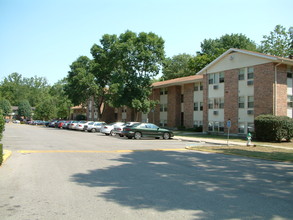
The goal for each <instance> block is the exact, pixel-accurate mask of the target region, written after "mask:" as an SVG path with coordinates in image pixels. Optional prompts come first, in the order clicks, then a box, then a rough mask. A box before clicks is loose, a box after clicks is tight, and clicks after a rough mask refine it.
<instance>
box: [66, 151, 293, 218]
mask: <svg viewBox="0 0 293 220" xmlns="http://www.w3.org/2000/svg"><path fill="white" fill-rule="evenodd" d="M98 159H100V160H101V157H99V158H98ZM102 164H103V163H102V162H101V161H100V162H99V165H97V168H96V169H94V170H89V171H88V172H86V173H76V174H75V175H73V176H72V177H71V179H70V180H71V181H72V182H76V183H77V184H79V185H80V186H83V187H97V188H103V189H104V190H102V191H101V192H99V193H98V192H97V195H96V196H97V197H98V198H103V199H105V200H106V201H108V202H113V203H117V204H119V205H121V206H126V207H130V208H131V209H132V210H142V209H150V210H154V211H156V212H158V213H160V215H162V216H164V214H166V212H170V211H173V212H172V215H173V217H174V219H176V218H177V219H178V218H182V216H183V215H180V214H178V216H177V213H178V212H179V213H181V214H182V211H185V215H184V216H185V217H184V218H188V219H190V218H194V219H232V218H237V219H273V218H278V217H279V218H285V219H293V212H292V205H293V198H292V194H293V165H290V164H284V163H275V162H271V161H263V160H254V159H249V158H239V157H231V156H227V155H222V154H203V153H199V152H192V151H187V152H174V151H146V152H132V153H129V154H121V155H120V156H118V158H115V159H110V165H109V160H107V164H108V166H105V165H102ZM97 191H99V190H97ZM189 215H190V216H189ZM150 217H151V216H147V215H146V216H144V219H148V218H150ZM153 217H154V216H152V218H153ZM165 217H166V216H165Z"/></svg>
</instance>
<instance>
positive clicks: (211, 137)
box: [174, 131, 293, 149]
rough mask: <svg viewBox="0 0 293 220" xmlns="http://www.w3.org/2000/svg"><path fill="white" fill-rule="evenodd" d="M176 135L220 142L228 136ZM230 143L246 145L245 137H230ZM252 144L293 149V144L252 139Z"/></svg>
mask: <svg viewBox="0 0 293 220" xmlns="http://www.w3.org/2000/svg"><path fill="white" fill-rule="evenodd" d="M174 135H176V136H184V137H194V138H200V139H203V140H204V139H218V140H227V135H211V134H202V133H196V132H187V131H174ZM229 140H230V141H236V142H242V143H246V139H245V137H242V138H241V137H237V136H230V137H229ZM252 144H255V145H273V146H279V147H289V148H292V149H293V142H292V141H291V142H281V143H278V142H274V143H272V142H261V141H255V140H253V139H252Z"/></svg>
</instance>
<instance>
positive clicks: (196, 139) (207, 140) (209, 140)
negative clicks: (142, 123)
mask: <svg viewBox="0 0 293 220" xmlns="http://www.w3.org/2000/svg"><path fill="white" fill-rule="evenodd" d="M174 139H177V140H182V141H194V142H199V143H206V144H212V145H228V142H227V140H220V139H214V138H202V137H186V136H177V135H176V136H174ZM229 145H238V146H246V142H238V141H230V140H229ZM252 145H253V142H252ZM257 145H259V146H264V147H272V148H280V149H287V150H292V151H293V148H290V147H282V146H275V145H266V144H263V145H262V144H259V143H257Z"/></svg>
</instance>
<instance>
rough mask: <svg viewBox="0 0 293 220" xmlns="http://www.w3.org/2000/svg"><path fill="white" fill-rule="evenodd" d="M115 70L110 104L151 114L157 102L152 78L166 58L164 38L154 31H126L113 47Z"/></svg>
mask: <svg viewBox="0 0 293 220" xmlns="http://www.w3.org/2000/svg"><path fill="white" fill-rule="evenodd" d="M113 50H114V51H113V52H114V54H115V58H114V62H115V69H114V70H113V72H112V74H111V75H112V78H111V83H110V85H109V94H110V95H111V96H110V97H109V103H110V104H111V105H112V106H114V107H120V106H128V107H130V108H132V109H134V110H135V111H136V112H139V111H142V112H144V113H148V112H149V111H150V109H151V108H153V106H154V105H155V102H154V101H151V100H150V94H151V80H152V79H153V78H154V77H155V76H157V75H158V74H159V72H160V70H161V68H162V64H163V61H164V59H165V52H164V40H163V39H162V38H161V37H159V36H157V35H156V34H154V33H145V32H141V33H139V34H136V33H134V32H131V31H126V32H125V33H123V34H121V35H120V36H119V39H118V41H117V42H115V45H114V46H113Z"/></svg>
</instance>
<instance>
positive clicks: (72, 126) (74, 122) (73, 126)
mask: <svg viewBox="0 0 293 220" xmlns="http://www.w3.org/2000/svg"><path fill="white" fill-rule="evenodd" d="M77 123H78V121H71V123H70V124H69V126H68V128H69V129H72V130H74V129H75V126H76V125H77Z"/></svg>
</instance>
